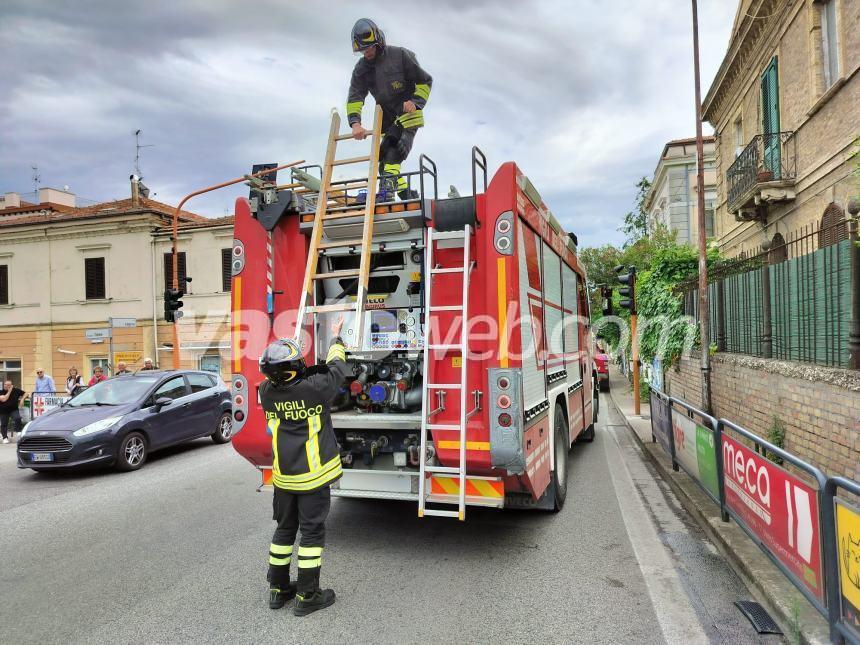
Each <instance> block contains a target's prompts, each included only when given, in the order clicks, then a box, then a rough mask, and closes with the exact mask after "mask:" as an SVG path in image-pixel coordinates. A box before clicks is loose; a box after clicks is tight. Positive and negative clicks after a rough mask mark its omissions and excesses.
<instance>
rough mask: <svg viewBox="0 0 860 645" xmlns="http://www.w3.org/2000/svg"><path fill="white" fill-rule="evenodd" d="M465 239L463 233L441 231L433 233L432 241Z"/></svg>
mask: <svg viewBox="0 0 860 645" xmlns="http://www.w3.org/2000/svg"><path fill="white" fill-rule="evenodd" d="M464 237H465V234H464V233H463V231H443V232H442V233H437V232H436V231H433V240H434V241H436V240H462V239H463V238H464Z"/></svg>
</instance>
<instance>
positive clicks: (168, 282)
mask: <svg viewBox="0 0 860 645" xmlns="http://www.w3.org/2000/svg"><path fill="white" fill-rule="evenodd" d="M176 257H177V258H178V260H179V262H178V264H179V288H180V289H182V290H183V291H185V288H186V284H185V276H186V275H187V274H186V273H185V251H179V252H178V253H177V254H176ZM164 288H165V289H172V288H173V253H165V254H164Z"/></svg>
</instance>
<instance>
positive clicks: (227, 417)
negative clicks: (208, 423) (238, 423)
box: [211, 412, 233, 443]
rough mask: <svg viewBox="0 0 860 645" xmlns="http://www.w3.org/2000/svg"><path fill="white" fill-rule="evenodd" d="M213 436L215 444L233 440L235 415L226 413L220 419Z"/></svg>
mask: <svg viewBox="0 0 860 645" xmlns="http://www.w3.org/2000/svg"><path fill="white" fill-rule="evenodd" d="M211 436H212V441H214V442H215V443H227V442H228V441H230V439H232V438H233V415H232V414H231V413H230V412H225V413H224V414H222V415H221V416H220V417H219V418H218V425H217V426H216V428H215V432H213V433H212V435H211Z"/></svg>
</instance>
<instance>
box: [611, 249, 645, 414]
mask: <svg viewBox="0 0 860 645" xmlns="http://www.w3.org/2000/svg"><path fill="white" fill-rule="evenodd" d="M622 271H624V265H623V264H619V265H618V266H617V267H615V274H616V276H617V279H618V282H620V283H621V284H623V285H624V286H623V287H621V288H620V289H618V293H619V294H620V295H621V296H622V298H621V302H620V305H621V307H622V308H623V309H627V310H628V311H630V334H631V339H630V353H631V354H632V356H631V357H630V362H631V363H632V364H633V414H636V415H638V414H640V401H639V331H638V329H637V318H638V316H637V313H638V312H637V311H636V267H634V266H631V267H628V269H627V271H628V272H627V273H625V274H623V275H622V273H621V272H622ZM610 302H612V301H611V300H610Z"/></svg>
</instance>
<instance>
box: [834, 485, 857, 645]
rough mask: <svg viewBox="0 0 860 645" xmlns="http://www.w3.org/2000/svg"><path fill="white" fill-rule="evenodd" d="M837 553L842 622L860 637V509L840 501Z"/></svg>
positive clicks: (838, 504) (837, 509) (837, 513)
mask: <svg viewBox="0 0 860 645" xmlns="http://www.w3.org/2000/svg"><path fill="white" fill-rule="evenodd" d="M836 550H837V552H838V553H839V558H838V559H839V590H840V592H841V593H842V619H843V620H844V621H845V624H847V625H849V626H850V627H851V628H852V629H853V630H854V631H855V632H856V633H857V635H858V637H860V509H858V508H856V507H854V506H852V505H851V504H848V503H846V502H844V501H842V500H841V499H839V498H836Z"/></svg>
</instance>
